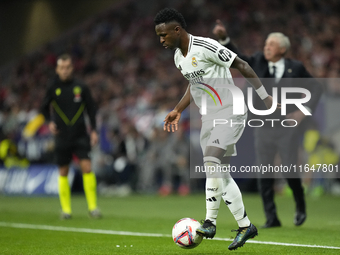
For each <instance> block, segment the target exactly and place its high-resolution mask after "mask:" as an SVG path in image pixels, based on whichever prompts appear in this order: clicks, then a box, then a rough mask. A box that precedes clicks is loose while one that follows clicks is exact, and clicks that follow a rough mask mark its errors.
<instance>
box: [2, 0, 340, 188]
mask: <svg viewBox="0 0 340 255" xmlns="http://www.w3.org/2000/svg"><path fill="white" fill-rule="evenodd" d="M169 3H171V7H174V8H176V9H178V10H179V11H180V12H182V13H183V15H184V16H185V18H186V21H187V24H188V29H187V30H188V31H189V32H190V33H192V34H194V35H201V36H208V37H213V35H212V28H213V26H214V23H215V20H216V19H221V20H222V21H223V22H224V23H225V24H226V25H227V28H228V31H229V34H230V35H231V36H232V39H233V42H234V43H236V44H237V45H238V46H239V48H240V49H242V50H243V51H244V53H246V54H252V53H255V52H256V51H260V50H262V48H263V45H264V40H265V38H266V35H267V34H269V33H270V32H275V31H280V32H283V33H284V34H286V35H287V36H288V37H289V38H290V40H291V44H292V48H291V50H290V52H289V56H291V57H293V58H295V59H298V60H300V61H302V62H303V63H304V65H305V66H306V67H307V69H308V71H309V72H310V73H311V74H312V75H313V76H314V77H319V78H340V33H339V31H340V15H339V14H340V3H339V1H336V0H325V1H323V0H286V1H279V0H275V1H269V0H268V1H253V0H242V1H207V0H192V1H180V0H175V1H171V2H170V1H165V0H162V1H151V0H145V1H129V2H127V3H126V4H123V5H119V6H117V7H114V8H112V9H111V10H108V11H106V12H105V13H102V14H100V15H97V16H95V17H94V18H92V19H89V20H88V21H86V22H85V23H84V24H82V25H80V26H79V27H77V28H75V29H73V30H72V31H69V32H68V33H66V34H64V35H63V36H62V37H60V38H58V39H57V40H55V41H52V42H50V43H49V44H48V45H45V46H44V47H42V48H41V49H38V50H36V51H35V52H33V53H31V54H30V55H27V56H23V57H22V58H21V59H19V60H17V61H15V63H14V64H11V65H8V66H4V67H2V68H1V70H0V127H1V133H0V140H4V139H10V140H11V141H12V142H13V143H14V144H15V145H16V147H17V148H16V151H15V153H17V154H18V155H21V156H22V157H25V158H27V159H28V160H29V161H30V162H33V163H51V162H52V160H53V154H52V151H53V138H52V137H51V134H50V133H49V131H48V128H47V126H46V125H44V126H43V127H41V128H40V129H39V131H38V133H37V134H36V135H35V136H34V137H31V138H28V139H24V138H23V137H22V130H23V127H24V126H25V125H26V123H27V122H28V121H29V120H30V119H32V118H33V117H34V116H36V115H37V113H38V112H39V106H40V103H41V100H42V98H43V96H44V93H45V90H46V86H47V84H48V80H49V79H50V78H51V77H53V76H54V68H55V64H56V63H55V62H56V57H57V56H58V55H59V54H61V53H64V52H67V53H70V54H71V55H72V57H73V61H74V65H75V75H76V76H77V77H79V78H81V79H83V80H84V81H85V82H86V83H87V84H88V86H89V87H90V89H91V91H92V95H93V97H94V99H95V101H96V103H97V106H98V114H97V120H98V132H99V134H100V144H99V146H98V147H97V148H95V149H94V150H93V164H94V169H95V171H96V174H97V176H98V180H99V187H101V188H102V190H103V192H107V193H110V192H112V194H114V193H115V192H117V190H114V189H110V185H112V184H114V185H115V187H117V185H118V186H119V187H125V188H126V187H127V189H121V190H120V191H119V192H122V193H124V192H129V190H130V189H131V188H132V189H134V190H138V191H141V192H153V191H155V190H159V192H160V193H161V194H163V195H167V194H169V193H170V192H171V191H172V190H175V191H176V190H177V191H178V192H179V193H180V194H183V195H185V194H187V193H188V192H189V187H190V182H191V180H189V172H188V170H187V169H188V164H189V146H188V144H189V135H188V133H189V125H188V119H189V118H188V115H189V114H188V112H185V113H184V114H183V116H182V118H183V119H182V122H181V126H180V127H179V129H180V130H181V132H179V133H177V134H176V133H175V134H168V133H166V132H163V131H162V125H163V119H164V117H165V115H166V113H167V112H168V111H169V110H171V109H172V108H173V107H174V105H175V104H176V103H177V101H178V100H179V99H180V98H181V96H182V94H183V93H184V91H185V89H186V87H187V82H186V80H185V79H184V78H183V77H182V75H181V73H180V72H179V71H178V70H177V69H176V67H175V66H174V64H173V52H171V51H170V50H165V49H164V48H163V47H162V46H161V45H160V43H159V38H158V37H157V36H156V34H155V32H154V24H153V17H154V16H155V14H156V13H157V12H158V10H160V9H162V8H164V7H169V5H168V4H169ZM233 75H234V76H235V77H240V74H239V73H236V72H233ZM324 86H325V88H324V89H325V91H326V93H325V95H326V96H329V97H332V98H337V99H338V100H339V99H340V85H339V83H337V82H330V83H328V84H327V85H324ZM338 129H340V126H338ZM2 160H3V159H2ZM157 170H159V171H157ZM124 185H125V186H124Z"/></svg>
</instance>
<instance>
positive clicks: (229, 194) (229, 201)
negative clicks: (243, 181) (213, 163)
mask: <svg viewBox="0 0 340 255" xmlns="http://www.w3.org/2000/svg"><path fill="white" fill-rule="evenodd" d="M227 151H228V150H227ZM229 164H230V156H226V157H224V158H223V159H222V167H224V168H225V169H227V168H228V167H229ZM226 175H227V176H225V177H224V178H223V179H222V187H223V193H222V199H223V201H224V203H225V204H226V205H227V206H228V208H229V210H230V212H231V213H232V214H233V216H234V218H235V220H236V221H237V224H238V226H239V228H238V230H235V231H236V232H237V235H236V237H235V239H234V241H233V242H232V243H231V244H230V245H229V247H228V249H229V250H235V249H237V248H238V247H242V246H243V245H244V243H245V242H246V241H247V240H248V239H250V238H254V237H255V236H257V235H258V232H257V228H256V227H255V226H254V225H253V224H252V223H251V222H250V220H249V218H248V216H247V213H246V210H245V206H244V203H243V199H242V194H241V191H240V189H239V187H238V185H237V184H236V182H235V181H234V179H233V178H232V177H231V175H230V173H227V174H226Z"/></svg>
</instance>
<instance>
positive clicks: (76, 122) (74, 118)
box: [41, 77, 96, 141]
mask: <svg viewBox="0 0 340 255" xmlns="http://www.w3.org/2000/svg"><path fill="white" fill-rule="evenodd" d="M50 105H52V109H53V115H52V118H51V115H50ZM85 111H86V112H87V114H88V116H89V119H90V124H91V128H92V130H95V129H96V118H95V115H96V107H95V103H94V101H93V99H92V96H91V93H90V90H89V88H88V87H87V86H86V85H85V84H84V83H83V82H81V81H79V80H77V79H74V78H72V79H70V80H68V81H61V80H60V79H59V77H56V78H55V79H54V80H53V81H52V82H51V84H50V85H49V86H48V88H47V91H46V95H45V98H44V100H43V103H42V105H41V113H42V114H43V115H44V116H45V119H46V120H47V121H50V120H53V121H54V122H55V123H56V125H57V128H58V135H57V137H60V138H63V139H68V141H70V140H74V139H76V138H78V137H81V136H83V135H86V134H87V131H86V125H85V118H84V112H85Z"/></svg>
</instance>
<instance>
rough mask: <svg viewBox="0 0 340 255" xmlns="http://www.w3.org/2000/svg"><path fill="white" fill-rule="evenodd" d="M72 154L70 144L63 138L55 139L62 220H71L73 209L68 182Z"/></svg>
mask: <svg viewBox="0 0 340 255" xmlns="http://www.w3.org/2000/svg"><path fill="white" fill-rule="evenodd" d="M71 158H72V153H71V150H70V148H69V146H68V144H67V143H66V142H65V141H64V139H62V138H61V137H59V138H58V137H57V138H56V139H55V159H56V163H57V165H58V166H59V177H58V193H59V200H60V205H61V210H62V213H61V219H70V218H71V214H72V209H71V187H70V184H69V182H68V178H67V176H68V171H69V164H70V162H71Z"/></svg>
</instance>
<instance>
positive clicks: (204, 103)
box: [197, 82, 223, 115]
mask: <svg viewBox="0 0 340 255" xmlns="http://www.w3.org/2000/svg"><path fill="white" fill-rule="evenodd" d="M198 83H199V84H201V85H203V86H206V87H207V88H209V89H210V90H211V91H212V92H214V94H215V95H216V96H217V98H218V100H219V101H220V104H221V106H223V104H222V100H221V97H220V95H219V94H218V93H217V91H216V90H215V89H214V88H213V87H212V86H210V85H208V84H205V83H203V82H198ZM197 88H198V89H200V90H203V91H204V92H206V93H207V94H208V95H209V96H210V97H211V98H212V100H213V101H214V103H215V105H216V106H217V103H216V100H215V98H214V96H213V95H212V94H211V92H210V91H209V90H207V89H204V88H200V87H197ZM201 109H202V115H206V114H207V98H206V96H205V95H204V96H202V108H201Z"/></svg>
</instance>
